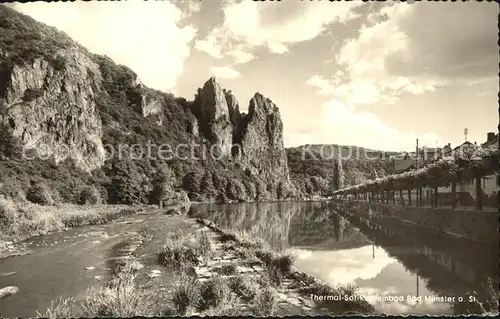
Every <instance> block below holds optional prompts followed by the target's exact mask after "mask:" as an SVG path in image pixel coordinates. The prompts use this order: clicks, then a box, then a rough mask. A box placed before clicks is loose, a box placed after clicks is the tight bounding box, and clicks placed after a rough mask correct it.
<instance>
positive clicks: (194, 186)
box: [182, 171, 201, 200]
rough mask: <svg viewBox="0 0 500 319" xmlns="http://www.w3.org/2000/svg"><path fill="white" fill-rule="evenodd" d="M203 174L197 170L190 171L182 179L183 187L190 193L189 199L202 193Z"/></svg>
mask: <svg viewBox="0 0 500 319" xmlns="http://www.w3.org/2000/svg"><path fill="white" fill-rule="evenodd" d="M200 181H201V174H200V173H199V172H197V171H192V172H189V173H188V174H186V175H185V176H184V178H183V179H182V188H183V189H184V190H185V191H186V192H187V193H188V196H189V199H191V200H193V199H196V198H197V197H198V196H199V194H200Z"/></svg>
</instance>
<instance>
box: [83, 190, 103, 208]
mask: <svg viewBox="0 0 500 319" xmlns="http://www.w3.org/2000/svg"><path fill="white" fill-rule="evenodd" d="M101 202H102V199H101V193H100V192H99V190H98V189H97V188H96V187H95V186H94V185H91V186H87V187H85V188H84V189H83V190H82V192H81V193H80V198H79V204H81V205H95V204H100V203H101Z"/></svg>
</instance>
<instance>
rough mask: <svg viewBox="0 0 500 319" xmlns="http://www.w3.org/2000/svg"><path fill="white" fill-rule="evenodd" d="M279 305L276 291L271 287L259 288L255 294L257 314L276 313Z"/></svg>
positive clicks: (267, 314) (265, 315)
mask: <svg viewBox="0 0 500 319" xmlns="http://www.w3.org/2000/svg"><path fill="white" fill-rule="evenodd" d="M277 305H278V298H277V295H276V291H275V290H274V289H273V288H271V287H265V288H264V289H262V290H259V291H258V293H257V295H256V296H255V302H254V307H253V308H254V313H255V315H257V316H262V317H269V316H272V315H273V314H274V312H275V311H276V308H277Z"/></svg>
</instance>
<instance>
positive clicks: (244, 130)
mask: <svg viewBox="0 0 500 319" xmlns="http://www.w3.org/2000/svg"><path fill="white" fill-rule="evenodd" d="M194 113H195V114H196V116H197V117H198V119H199V122H200V123H201V131H202V132H203V134H204V136H205V138H206V139H207V140H209V141H210V142H211V143H212V145H217V146H218V147H220V149H221V151H222V153H221V155H222V156H226V157H229V158H232V159H234V160H236V161H237V162H239V163H240V165H241V166H242V167H243V168H247V169H249V170H250V172H251V173H252V174H254V175H256V176H258V177H260V178H261V179H262V180H265V181H273V182H274V181H275V182H276V184H277V183H278V182H285V183H286V184H289V182H290V179H289V174H288V164H287V158H286V152H285V147H284V144H283V123H282V121H281V116H280V112H279V109H278V107H277V106H276V105H275V104H274V103H273V102H272V101H271V100H269V99H267V98H265V97H264V96H262V95H261V94H260V93H256V94H255V96H254V97H253V98H252V99H251V100H250V106H249V112H248V114H241V113H240V111H239V105H238V102H237V101H236V99H235V97H234V96H233V95H232V93H231V91H225V90H224V89H222V88H221V86H220V85H219V84H218V83H217V82H216V80H215V78H213V77H212V78H210V79H209V80H208V81H207V82H206V83H205V84H204V86H203V88H202V89H200V90H199V91H198V95H197V97H196V99H195V103H194Z"/></svg>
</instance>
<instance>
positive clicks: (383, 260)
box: [291, 246, 396, 285]
mask: <svg viewBox="0 0 500 319" xmlns="http://www.w3.org/2000/svg"><path fill="white" fill-rule="evenodd" d="M291 252H292V253H293V254H294V255H295V256H296V258H297V260H296V262H295V263H296V266H297V268H299V269H300V270H302V271H305V270H307V271H308V272H310V273H311V275H313V276H317V277H318V278H321V279H323V280H325V281H327V282H328V283H329V284H332V285H338V284H352V283H354V282H355V281H356V280H358V279H364V280H367V279H371V278H374V277H376V276H377V275H378V274H379V273H380V272H382V270H383V269H384V268H385V267H387V266H388V265H390V264H392V263H394V262H396V261H395V260H394V259H393V258H391V257H389V256H388V255H387V253H386V252H385V251H384V250H383V249H381V248H376V252H375V254H376V256H377V258H375V259H374V258H373V256H372V246H364V247H360V248H355V249H343V250H335V251H310V250H303V249H291Z"/></svg>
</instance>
